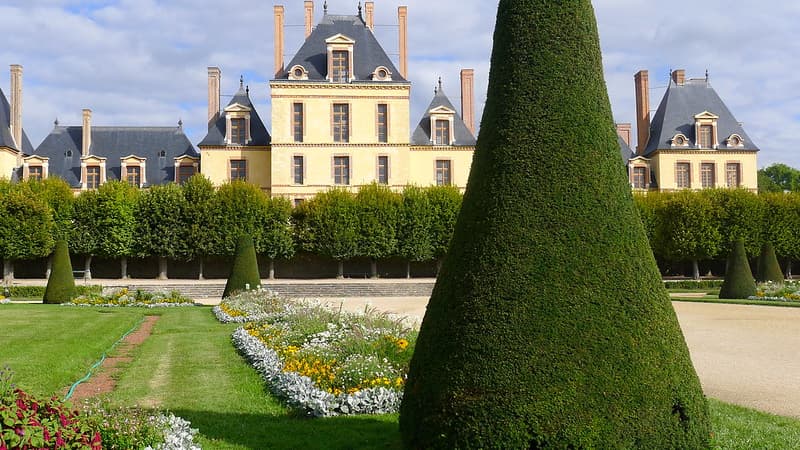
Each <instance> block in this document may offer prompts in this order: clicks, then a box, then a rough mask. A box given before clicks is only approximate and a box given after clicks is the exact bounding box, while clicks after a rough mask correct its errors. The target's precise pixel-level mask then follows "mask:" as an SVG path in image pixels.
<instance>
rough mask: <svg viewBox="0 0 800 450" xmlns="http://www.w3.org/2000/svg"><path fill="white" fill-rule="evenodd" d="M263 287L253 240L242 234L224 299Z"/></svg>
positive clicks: (223, 295)
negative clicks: (235, 293) (237, 293)
mask: <svg viewBox="0 0 800 450" xmlns="http://www.w3.org/2000/svg"><path fill="white" fill-rule="evenodd" d="M259 286H261V276H260V275H259V273H258V260H257V259H256V249H255V247H254V246H253V238H251V237H250V236H249V235H246V234H242V235H241V236H239V241H238V242H237V244H236V256H234V259H233V267H231V275H230V276H229V277H228V282H227V283H226V284H225V292H223V294H222V298H227V297H229V296H230V295H231V294H233V293H234V292H239V291H246V290H248V289H256V288H258V287H259Z"/></svg>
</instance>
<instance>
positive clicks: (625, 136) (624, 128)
mask: <svg viewBox="0 0 800 450" xmlns="http://www.w3.org/2000/svg"><path fill="white" fill-rule="evenodd" d="M617 135H618V136H619V137H621V138H622V140H623V141H625V144H627V145H628V147H630V146H631V124H629V123H618V124H617Z"/></svg>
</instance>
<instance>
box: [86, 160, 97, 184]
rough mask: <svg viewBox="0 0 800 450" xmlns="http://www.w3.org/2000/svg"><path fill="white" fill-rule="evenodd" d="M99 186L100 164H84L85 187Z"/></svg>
mask: <svg viewBox="0 0 800 450" xmlns="http://www.w3.org/2000/svg"><path fill="white" fill-rule="evenodd" d="M99 186H100V166H86V188H87V189H97V188H98V187H99Z"/></svg>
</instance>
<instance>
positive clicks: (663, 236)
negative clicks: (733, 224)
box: [653, 191, 722, 261]
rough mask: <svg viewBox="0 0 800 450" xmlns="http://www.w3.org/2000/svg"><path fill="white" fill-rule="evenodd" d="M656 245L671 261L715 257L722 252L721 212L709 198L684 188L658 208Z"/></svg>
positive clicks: (654, 237) (666, 198)
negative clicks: (719, 218)
mask: <svg viewBox="0 0 800 450" xmlns="http://www.w3.org/2000/svg"><path fill="white" fill-rule="evenodd" d="M655 215H656V216H657V219H656V223H657V225H656V227H655V228H656V229H655V233H654V236H653V242H654V247H655V248H656V249H657V250H658V252H659V254H660V255H661V256H663V257H664V258H666V259H668V260H671V261H697V260H701V259H711V258H713V257H714V256H716V255H717V253H718V252H719V251H720V245H721V244H722V236H721V235H720V231H719V220H718V217H719V215H720V214H719V212H718V211H717V210H716V208H715V205H714V204H712V203H711V201H710V200H709V198H708V197H706V196H700V195H695V194H693V193H692V192H691V191H682V192H678V193H675V194H671V195H669V196H666V197H665V198H664V200H663V202H662V203H661V204H660V205H659V207H658V208H657V209H656V212H655Z"/></svg>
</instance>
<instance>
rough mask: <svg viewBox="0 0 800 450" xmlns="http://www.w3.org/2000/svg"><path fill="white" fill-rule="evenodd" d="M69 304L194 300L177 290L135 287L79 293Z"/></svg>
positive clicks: (160, 303)
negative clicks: (144, 289)
mask: <svg viewBox="0 0 800 450" xmlns="http://www.w3.org/2000/svg"><path fill="white" fill-rule="evenodd" d="M70 305H77V306H135V307H163V306H193V305H194V301H193V300H192V299H190V298H188V297H184V296H183V295H181V293H180V292H179V291H175V290H173V291H169V292H149V291H142V290H139V289H137V290H136V291H133V292H131V291H129V290H128V288H121V289H117V290H114V291H112V292H109V293H107V294H102V293H91V294H85V295H80V296H78V297H77V298H75V299H74V300H72V302H71V303H70Z"/></svg>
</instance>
